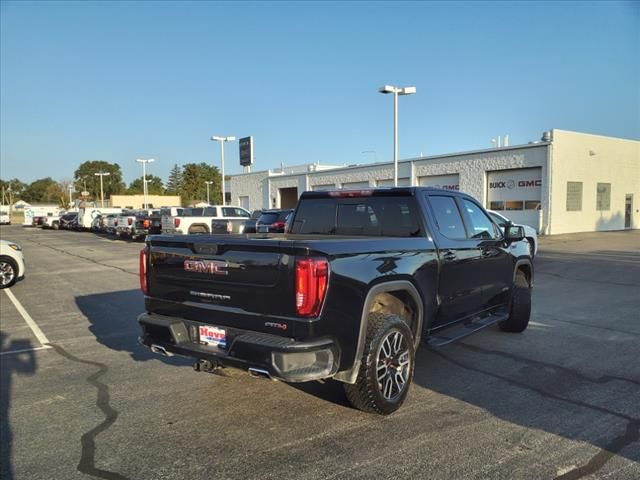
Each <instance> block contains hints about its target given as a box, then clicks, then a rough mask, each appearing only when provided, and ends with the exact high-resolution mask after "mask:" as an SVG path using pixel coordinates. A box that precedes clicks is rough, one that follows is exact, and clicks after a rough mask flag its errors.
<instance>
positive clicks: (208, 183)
mask: <svg viewBox="0 0 640 480" xmlns="http://www.w3.org/2000/svg"><path fill="white" fill-rule="evenodd" d="M204 183H206V184H207V205H211V202H210V201H209V185H211V184H212V183H213V182H212V181H211V180H207V181H205V182H204Z"/></svg>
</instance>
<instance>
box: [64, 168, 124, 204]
mask: <svg viewBox="0 0 640 480" xmlns="http://www.w3.org/2000/svg"><path fill="white" fill-rule="evenodd" d="M101 172H108V173H109V176H105V177H103V178H102V181H103V188H104V198H105V199H106V198H109V197H110V196H111V195H117V194H118V193H122V192H123V191H124V189H125V184H124V182H123V181H122V170H120V165H118V164H117V163H109V162H105V161H104V160H88V161H86V162H84V163H82V164H81V165H80V166H79V167H78V168H77V170H76V171H75V172H74V174H73V176H74V180H75V188H76V191H78V192H81V191H83V190H84V189H85V183H86V186H87V191H89V193H90V194H91V195H92V196H93V197H94V198H100V177H99V176H97V175H95V174H96V173H101Z"/></svg>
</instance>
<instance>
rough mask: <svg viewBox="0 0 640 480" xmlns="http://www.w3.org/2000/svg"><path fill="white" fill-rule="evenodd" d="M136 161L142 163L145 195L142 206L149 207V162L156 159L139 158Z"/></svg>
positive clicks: (143, 191)
mask: <svg viewBox="0 0 640 480" xmlns="http://www.w3.org/2000/svg"><path fill="white" fill-rule="evenodd" d="M136 162H138V163H141V164H142V195H143V197H144V199H143V204H142V208H147V163H151V162H155V159H153V158H147V159H144V158H137V159H136Z"/></svg>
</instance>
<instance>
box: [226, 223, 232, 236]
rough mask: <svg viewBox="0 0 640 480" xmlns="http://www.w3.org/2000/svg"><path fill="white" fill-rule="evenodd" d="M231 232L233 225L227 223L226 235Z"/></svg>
mask: <svg viewBox="0 0 640 480" xmlns="http://www.w3.org/2000/svg"><path fill="white" fill-rule="evenodd" d="M232 231H233V224H232V223H231V222H227V233H231V232H232Z"/></svg>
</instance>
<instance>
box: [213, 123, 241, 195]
mask: <svg viewBox="0 0 640 480" xmlns="http://www.w3.org/2000/svg"><path fill="white" fill-rule="evenodd" d="M235 139H236V137H219V136H217V135H213V136H212V137H211V140H213V141H214V142H220V165H221V167H222V169H221V172H220V173H221V174H222V206H225V205H226V198H225V191H224V142H233V141H234V140H235Z"/></svg>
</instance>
